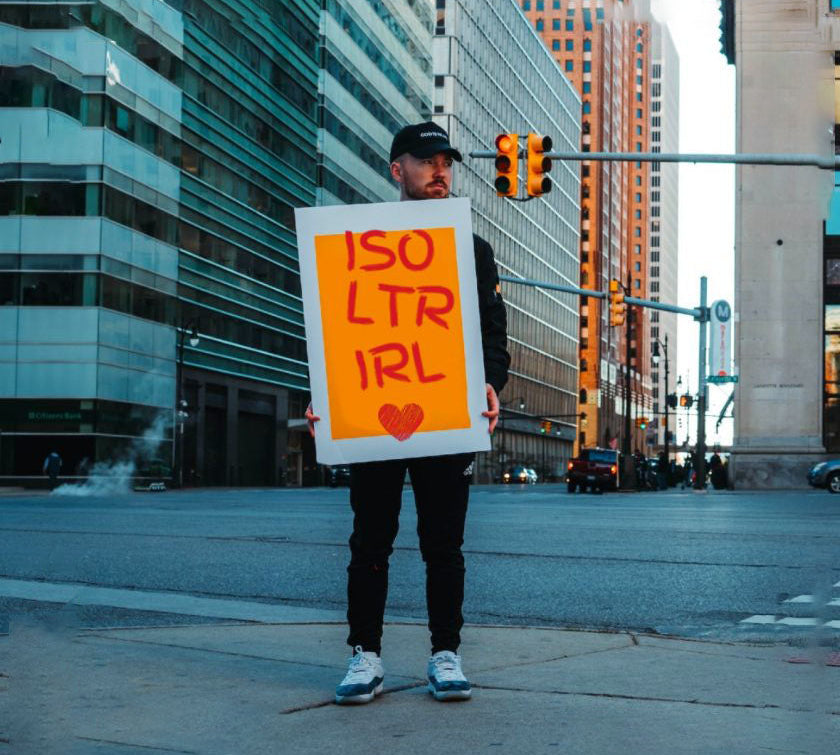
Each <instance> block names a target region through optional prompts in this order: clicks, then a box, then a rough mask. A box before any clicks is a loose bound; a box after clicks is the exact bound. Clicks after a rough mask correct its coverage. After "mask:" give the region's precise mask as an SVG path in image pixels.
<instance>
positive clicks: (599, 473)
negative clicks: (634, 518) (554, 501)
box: [566, 448, 619, 493]
mask: <svg viewBox="0 0 840 755" xmlns="http://www.w3.org/2000/svg"><path fill="white" fill-rule="evenodd" d="M618 467H619V464H618V451H613V450H612V449H609V448H582V449H581V451H580V454H578V456H577V457H575V458H574V459H572V460H571V461H569V470H568V472H566V485H567V489H568V491H569V492H570V493H574V492H575V491H576V490H578V488H579V489H580V492H581V493H583V492H585V491H586V489H587V488H589V489H591V490H592V492H593V493H603V492H604V491H605V490H616V489H617V488H618Z"/></svg>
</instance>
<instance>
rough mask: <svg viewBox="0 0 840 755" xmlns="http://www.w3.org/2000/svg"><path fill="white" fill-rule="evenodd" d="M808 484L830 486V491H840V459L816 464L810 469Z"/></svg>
mask: <svg viewBox="0 0 840 755" xmlns="http://www.w3.org/2000/svg"><path fill="white" fill-rule="evenodd" d="M808 484H809V485H812V486H813V487H815V488H828V492H829V493H840V459H834V460H832V461H821V462H820V463H819V464H814V466H813V467H811V469H810V470H809V471H808Z"/></svg>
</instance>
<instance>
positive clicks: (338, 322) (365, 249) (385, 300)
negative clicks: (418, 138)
mask: <svg viewBox="0 0 840 755" xmlns="http://www.w3.org/2000/svg"><path fill="white" fill-rule="evenodd" d="M295 220H296V223H297V236H298V252H299V256H300V270H301V283H302V287H303V307H304V318H305V322H306V340H307V350H308V357H309V378H310V385H311V389H312V405H313V409H314V411H315V413H316V414H317V415H318V416H320V417H321V420H320V422H318V424H317V426H316V430H315V445H316V451H317V457H318V461H319V462H321V463H323V464H338V463H347V462H358V461H371V460H380V459H397V458H409V457H416V456H427V455H434V454H447V453H458V452H465V451H485V450H489V448H490V438H489V434H488V432H487V430H488V420H487V418H486V417H482V416H481V413H482V411H485V410H486V409H487V399H486V395H485V387H484V386H485V382H484V367H483V360H482V351H481V331H480V326H479V316H478V300H477V295H476V279H475V261H474V260H475V258H474V252H473V238H472V223H471V220H470V205H469V200H467V199H447V200H442V199H436V200H425V201H412V202H394V203H383V204H367V205H340V206H332V207H317V208H307V209H299V210H295Z"/></svg>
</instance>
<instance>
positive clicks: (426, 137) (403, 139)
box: [391, 121, 464, 162]
mask: <svg viewBox="0 0 840 755" xmlns="http://www.w3.org/2000/svg"><path fill="white" fill-rule="evenodd" d="M406 152H408V153H409V154H410V155H412V156H413V157H420V158H423V157H431V156H432V155H436V154H438V152H444V153H446V154H447V155H451V156H452V157H453V158H454V159H455V160H457V161H458V162H462V161H463V159H464V158H463V157H461V153H460V152H459V151H458V150H457V149H455V147H453V146H452V145H451V144H450V143H449V134H447V133H446V129H444V128H441V127H440V126H438V125H437V123H433V122H432V121H426V122H425V123H417V124H415V125H413V126H406V127H405V128H402V129H400V130H399V131H397V133H396V135H395V136H394V141H393V142H391V162H394V160H396V159H397V158H398V157H399V156H400V155H404V154H405V153H406Z"/></svg>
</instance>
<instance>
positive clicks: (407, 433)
mask: <svg viewBox="0 0 840 755" xmlns="http://www.w3.org/2000/svg"><path fill="white" fill-rule="evenodd" d="M379 421H380V422H381V423H382V427H384V428H385V429H386V430H387V431H388V432H389V433H390V434H391V435H393V436H394V437H395V438H396V439H397V440H399V441H403V440H408V439H409V438H410V437H411V436H412V435H414V431H415V430H416V429H417V428H418V427H420V423H421V422H422V421H423V409H422V408H421V407H420V406H419V405H418V404H406V405H405V406H404V407H403V408H402V409H399V408H398V407H396V406H394V405H393V404H383V405H382V406H380V407H379Z"/></svg>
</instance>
